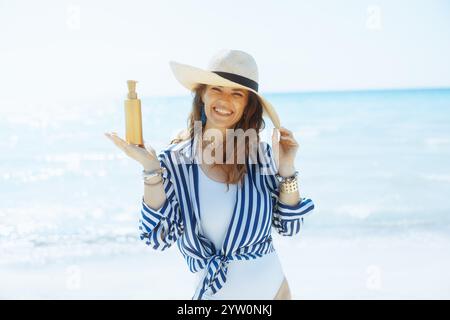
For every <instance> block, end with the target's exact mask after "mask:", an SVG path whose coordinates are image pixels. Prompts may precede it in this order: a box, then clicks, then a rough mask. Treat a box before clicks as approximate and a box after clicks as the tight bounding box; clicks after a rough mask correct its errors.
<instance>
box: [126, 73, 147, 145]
mask: <svg viewBox="0 0 450 320" xmlns="http://www.w3.org/2000/svg"><path fill="white" fill-rule="evenodd" d="M136 82H137V81H134V80H128V81H127V84H128V97H127V98H128V99H126V100H125V126H126V135H125V137H126V140H127V142H128V143H130V144H135V145H138V146H140V147H144V139H143V137H142V112H141V100H140V99H138V98H137V94H136Z"/></svg>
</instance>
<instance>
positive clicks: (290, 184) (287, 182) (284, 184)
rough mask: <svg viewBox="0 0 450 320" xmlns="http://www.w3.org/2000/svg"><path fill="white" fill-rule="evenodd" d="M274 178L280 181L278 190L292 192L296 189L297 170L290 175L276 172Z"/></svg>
mask: <svg viewBox="0 0 450 320" xmlns="http://www.w3.org/2000/svg"><path fill="white" fill-rule="evenodd" d="M275 176H276V178H277V179H278V181H279V182H280V191H281V192H284V193H293V192H296V191H298V179H297V177H298V171H295V173H294V174H293V175H292V176H290V177H282V176H280V175H279V174H278V173H276V175H275Z"/></svg>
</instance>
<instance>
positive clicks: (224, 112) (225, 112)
mask: <svg viewBox="0 0 450 320" xmlns="http://www.w3.org/2000/svg"><path fill="white" fill-rule="evenodd" d="M214 110H216V111H217V112H218V113H220V114H224V115H230V114H232V112H230V111H227V110H225V109H222V108H214Z"/></svg>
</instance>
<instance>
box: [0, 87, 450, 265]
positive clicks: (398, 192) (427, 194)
mask: <svg viewBox="0 0 450 320" xmlns="http://www.w3.org/2000/svg"><path fill="white" fill-rule="evenodd" d="M268 98H269V100H270V101H272V103H273V104H274V106H275V107H276V108H277V110H278V112H279V115H280V118H281V122H282V126H284V127H286V128H288V129H290V130H292V131H294V134H295V137H296V138H297V140H298V141H299V143H300V149H299V152H298V158H297V163H296V165H297V169H298V170H299V171H300V188H301V194H302V195H303V196H307V197H310V198H312V199H313V200H314V201H315V204H316V212H315V215H314V216H310V217H309V218H308V219H306V221H305V228H308V230H309V232H312V233H321V232H324V233H327V234H328V235H330V233H331V234H333V233H336V234H339V235H343V234H344V235H348V236H355V237H356V236H363V235H367V234H378V235H383V234H386V233H387V234H392V233H408V232H409V233H410V232H415V231H421V230H427V231H431V232H438V233H443V234H445V233H448V229H449V226H450V224H449V222H450V218H449V213H450V201H449V200H448V199H449V195H450V161H449V159H450V158H449V155H450V90H403V91H366V92H328V93H288V94H272V95H268ZM142 104H143V116H144V119H143V126H144V138H145V140H146V142H147V143H150V144H151V145H152V146H153V147H154V148H155V149H156V150H160V149H161V148H162V147H163V146H164V145H165V144H166V143H167V142H168V141H169V140H170V137H172V136H174V134H175V133H176V132H177V131H179V130H181V129H182V128H184V127H185V125H186V121H187V114H188V112H189V111H190V108H191V97H190V96H189V95H186V96H183V97H170V98H165V97H154V98H146V99H143V101H142ZM266 124H267V131H265V132H264V133H263V134H262V137H263V139H265V140H267V141H270V133H271V129H272V125H271V123H270V121H269V120H268V119H267V121H266ZM123 129H124V123H123V101H122V100H114V99H108V98H105V99H104V100H100V101H97V102H89V101H88V102H86V103H65V104H50V105H48V104H35V105H20V103H11V102H2V103H1V106H0V150H1V153H0V249H1V250H2V255H0V264H2V263H11V262H30V261H34V262H35V261H44V262H45V261H52V259H59V258H64V257H66V256H73V255H77V256H87V255H98V254H105V255H110V254H114V253H121V252H125V251H126V252H129V251H130V250H133V248H136V247H137V246H136V245H135V244H136V242H139V240H138V229H137V220H138V214H139V212H138V210H139V205H140V200H141V197H142V192H143V186H142V183H141V178H140V172H141V167H140V165H139V164H138V163H136V162H134V160H131V159H128V158H127V157H126V156H125V155H123V154H122V153H121V151H120V150H119V149H117V148H116V147H115V146H114V145H113V144H112V142H111V141H109V140H107V138H106V137H105V136H104V135H103V132H105V131H113V130H116V131H117V132H118V133H119V134H120V135H121V136H123V135H124V133H123Z"/></svg>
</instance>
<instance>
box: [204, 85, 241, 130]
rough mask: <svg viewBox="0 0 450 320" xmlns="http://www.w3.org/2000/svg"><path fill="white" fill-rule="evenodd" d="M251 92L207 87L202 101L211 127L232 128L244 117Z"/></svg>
mask: <svg viewBox="0 0 450 320" xmlns="http://www.w3.org/2000/svg"><path fill="white" fill-rule="evenodd" d="M248 96H249V92H248V90H245V89H239V88H231V87H221V86H211V85H207V86H206V89H205V92H204V93H203V96H202V100H203V102H204V104H205V112H206V117H207V119H208V120H207V121H208V126H209V127H217V128H231V127H233V125H234V124H236V123H237V122H238V121H239V120H240V119H241V117H242V114H243V113H244V109H245V107H246V106H247V102H248Z"/></svg>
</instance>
